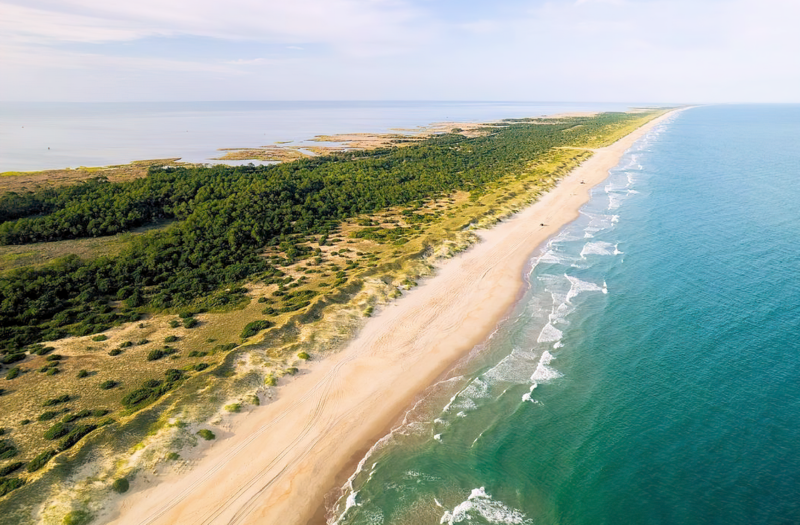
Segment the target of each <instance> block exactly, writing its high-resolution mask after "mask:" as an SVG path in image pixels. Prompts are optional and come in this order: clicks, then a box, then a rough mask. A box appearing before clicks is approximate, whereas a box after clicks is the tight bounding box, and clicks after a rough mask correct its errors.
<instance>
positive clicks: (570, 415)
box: [335, 105, 800, 525]
mask: <svg viewBox="0 0 800 525" xmlns="http://www.w3.org/2000/svg"><path fill="white" fill-rule="evenodd" d="M799 272H800V106H796V105H795V106H708V107H699V108H693V109H690V110H688V111H684V112H683V113H680V114H678V115H676V116H675V117H674V118H672V120H670V121H669V122H667V123H665V124H663V125H661V126H660V127H658V128H657V129H655V130H654V131H653V132H651V133H650V134H649V135H648V136H647V137H645V138H644V139H642V140H641V141H639V142H638V143H637V144H636V145H635V146H634V147H633V148H632V149H631V151H629V152H628V153H627V154H626V155H625V157H624V158H623V160H622V162H621V163H620V165H619V166H618V167H617V168H616V169H615V170H612V173H611V175H610V177H609V179H608V180H607V181H606V182H605V183H604V184H602V185H600V186H599V187H597V188H595V190H594V191H593V197H592V200H591V202H590V203H589V204H587V205H586V206H585V207H584V209H583V210H582V214H581V217H580V218H579V219H578V220H577V221H575V222H574V223H572V224H570V225H569V226H567V227H566V228H565V229H564V230H563V231H562V232H561V233H560V234H559V235H558V236H557V237H555V238H554V239H552V240H551V242H550V243H549V244H548V245H547V247H546V248H544V249H543V250H542V252H541V253H538V254H536V257H534V259H533V260H532V269H531V272H530V275H529V289H528V290H527V291H526V293H525V295H524V297H523V299H522V300H521V301H520V303H519V304H518V305H517V307H516V308H515V310H514V311H513V312H512V314H511V315H510V317H509V318H508V319H507V320H505V321H503V322H502V323H501V325H500V327H499V329H498V331H497V332H496V333H495V334H494V335H493V336H492V338H491V339H490V340H489V341H487V342H486V343H485V344H484V345H482V346H481V347H479V348H476V349H475V350H474V351H473V353H472V355H471V356H470V358H469V359H466V360H465V361H464V362H462V363H460V364H459V365H458V366H457V367H456V369H455V370H454V372H453V373H452V375H451V377H450V378H449V379H448V380H447V381H442V382H441V383H439V384H437V385H435V386H434V387H432V388H431V389H430V391H429V392H428V394H427V395H426V397H424V398H423V399H422V400H421V401H420V402H419V403H418V405H417V406H416V407H415V408H414V410H412V411H411V412H410V413H409V414H408V415H407V417H406V423H405V424H404V425H402V426H400V427H398V428H397V429H396V430H395V431H394V432H393V433H392V434H390V435H389V436H387V437H385V438H384V439H383V440H382V441H381V442H380V443H379V444H377V445H376V447H374V449H373V451H372V452H371V454H370V455H368V457H366V458H365V459H364V461H363V464H362V466H361V468H360V470H359V471H358V472H357V473H356V474H355V475H354V477H353V478H352V480H351V482H350V487H349V488H348V489H347V490H346V492H345V494H344V496H343V497H342V498H341V499H340V500H339V501H338V503H337V504H336V505H335V509H336V518H337V519H338V521H339V522H340V523H348V524H356V523H358V524H361V523H376V524H377V523H387V524H389V523H391V524H395V523H408V524H426V523H470V524H473V523H474V524H485V523H537V524H560V525H566V524H575V525H577V524H587V525H588V524H621V523H633V524H673V523H681V524H683V523H692V524H694V523H698V524H712V523H713V524H716V523H719V524H725V525H734V524H743V525H744V524H776V523H787V524H789V523H800V278H799V277H798V273H799ZM344 509H347V510H346V511H344ZM343 511H344V512H343Z"/></svg>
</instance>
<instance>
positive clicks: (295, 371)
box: [286, 367, 300, 376]
mask: <svg viewBox="0 0 800 525" xmlns="http://www.w3.org/2000/svg"><path fill="white" fill-rule="evenodd" d="M299 371H300V370H298V369H297V368H295V367H290V368H287V369H286V373H287V374H289V375H291V376H293V375H295V374H296V373H297V372H299Z"/></svg>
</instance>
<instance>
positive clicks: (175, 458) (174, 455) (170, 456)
mask: <svg viewBox="0 0 800 525" xmlns="http://www.w3.org/2000/svg"><path fill="white" fill-rule="evenodd" d="M167 459H168V460H170V461H178V460H179V459H181V455H180V454H178V453H177V452H170V453H169V454H167Z"/></svg>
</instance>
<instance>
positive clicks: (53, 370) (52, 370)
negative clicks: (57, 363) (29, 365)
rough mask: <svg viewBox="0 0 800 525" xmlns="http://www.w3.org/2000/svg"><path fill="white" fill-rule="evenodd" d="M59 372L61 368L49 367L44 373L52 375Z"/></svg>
mask: <svg viewBox="0 0 800 525" xmlns="http://www.w3.org/2000/svg"><path fill="white" fill-rule="evenodd" d="M59 372H61V370H59V369H58V368H51V369H50V370H48V371H47V374H46V375H49V376H54V375H56V374H58V373H59Z"/></svg>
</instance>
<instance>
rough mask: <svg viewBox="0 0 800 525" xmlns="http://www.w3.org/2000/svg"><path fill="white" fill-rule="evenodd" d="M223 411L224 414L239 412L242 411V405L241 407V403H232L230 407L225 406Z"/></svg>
mask: <svg viewBox="0 0 800 525" xmlns="http://www.w3.org/2000/svg"><path fill="white" fill-rule="evenodd" d="M225 411H226V412H241V411H242V405H241V403H232V404H230V405H225Z"/></svg>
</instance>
